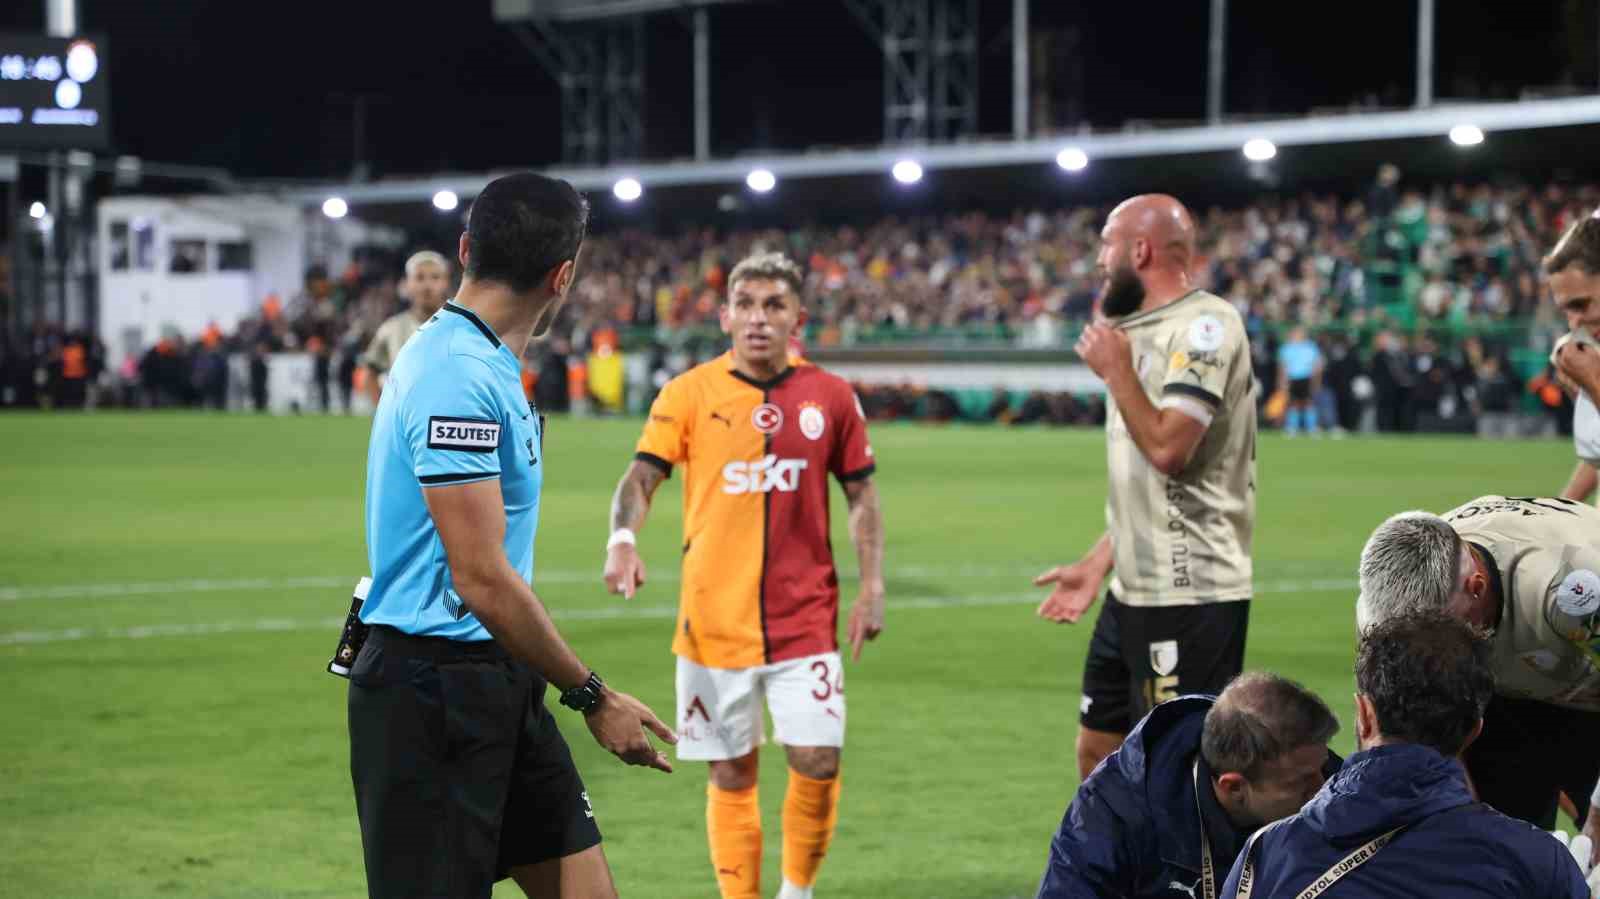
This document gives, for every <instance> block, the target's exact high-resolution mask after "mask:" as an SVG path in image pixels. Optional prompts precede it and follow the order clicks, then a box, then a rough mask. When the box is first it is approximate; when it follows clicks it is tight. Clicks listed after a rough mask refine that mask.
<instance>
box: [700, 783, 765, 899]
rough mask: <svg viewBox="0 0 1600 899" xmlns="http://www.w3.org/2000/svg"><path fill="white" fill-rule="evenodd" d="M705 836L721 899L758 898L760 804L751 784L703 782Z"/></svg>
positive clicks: (759, 878) (759, 889)
mask: <svg viewBox="0 0 1600 899" xmlns="http://www.w3.org/2000/svg"><path fill="white" fill-rule="evenodd" d="M706 838H707V840H708V841H709V842H710V843H711V867H712V868H713V869H714V870H715V871H716V872H717V887H718V888H719V889H720V890H722V899H760V896H761V803H760V801H759V800H758V799H757V797H756V788H755V787H753V786H752V787H751V788H750V789H748V790H724V789H722V788H720V787H718V786H717V785H715V784H707V785H706Z"/></svg>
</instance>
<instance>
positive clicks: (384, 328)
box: [361, 310, 422, 373]
mask: <svg viewBox="0 0 1600 899" xmlns="http://www.w3.org/2000/svg"><path fill="white" fill-rule="evenodd" d="M420 327H422V322H420V321H417V317H416V316H414V315H412V314H411V311H410V310H406V311H405V312H399V313H396V314H394V315H391V316H389V318H388V319H387V320H385V321H384V323H383V324H381V325H379V326H378V331H377V333H376V334H373V335H372V342H371V343H369V344H367V351H366V352H365V353H363V354H362V355H361V364H362V365H365V366H368V367H369V368H376V369H377V370H378V371H380V372H384V373H387V372H388V371H389V369H391V368H393V367H394V359H395V357H396V356H398V355H400V348H401V347H403V346H405V345H406V341H408V340H410V339H411V335H413V334H415V333H417V329H418V328H420Z"/></svg>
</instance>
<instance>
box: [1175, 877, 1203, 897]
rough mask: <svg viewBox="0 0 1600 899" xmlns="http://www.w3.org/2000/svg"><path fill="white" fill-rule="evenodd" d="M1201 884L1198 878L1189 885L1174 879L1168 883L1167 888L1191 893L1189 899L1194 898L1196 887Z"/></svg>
mask: <svg viewBox="0 0 1600 899" xmlns="http://www.w3.org/2000/svg"><path fill="white" fill-rule="evenodd" d="M1199 885H1200V881H1198V880H1197V881H1195V882H1194V883H1191V884H1189V885H1188V886H1184V885H1183V884H1181V883H1179V882H1178V881H1176V880H1174V881H1172V882H1171V883H1168V884H1167V889H1169V890H1182V891H1183V892H1185V893H1188V894H1189V899H1194V888H1195V887H1197V886H1199Z"/></svg>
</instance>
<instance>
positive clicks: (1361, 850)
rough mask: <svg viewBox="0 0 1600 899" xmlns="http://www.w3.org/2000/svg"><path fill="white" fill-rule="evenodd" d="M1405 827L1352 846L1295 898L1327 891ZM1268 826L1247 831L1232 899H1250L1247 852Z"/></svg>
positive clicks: (1250, 873) (1252, 883)
mask: <svg viewBox="0 0 1600 899" xmlns="http://www.w3.org/2000/svg"><path fill="white" fill-rule="evenodd" d="M1274 823H1276V822H1274ZM1408 826H1409V825H1405V824H1402V825H1400V826H1399V827H1396V828H1395V829H1394V830H1391V831H1389V832H1388V833H1386V834H1382V835H1380V836H1378V837H1375V838H1373V839H1372V840H1371V841H1370V842H1368V843H1365V844H1363V845H1361V846H1358V847H1356V849H1355V850H1354V851H1353V852H1351V853H1350V854H1349V855H1347V856H1345V857H1344V858H1341V859H1339V860H1338V861H1337V862H1335V863H1334V865H1333V867H1331V868H1329V869H1328V870H1326V871H1324V872H1322V874H1321V876H1319V877H1318V878H1317V879H1316V880H1314V881H1312V882H1311V885H1310V886H1308V887H1306V888H1305V889H1304V890H1301V891H1300V892H1299V893H1298V894H1297V895H1296V896H1295V899H1316V897H1317V896H1321V895H1322V894H1323V893H1324V892H1326V891H1327V889H1328V887H1331V886H1333V885H1334V884H1335V883H1338V882H1339V879H1340V878H1342V877H1344V876H1345V875H1346V874H1349V873H1350V872H1351V871H1354V870H1355V869H1357V868H1359V867H1361V866H1362V865H1364V864H1366V863H1367V862H1369V861H1371V860H1372V857H1373V856H1374V855H1377V854H1378V851H1379V850H1380V849H1382V848H1383V847H1385V846H1387V845H1389V844H1390V843H1391V842H1393V841H1394V838H1395V837H1396V836H1398V835H1399V833H1400V831H1402V830H1405V829H1406V827H1408ZM1272 827H1273V825H1272V824H1268V825H1267V826H1266V827H1263V828H1261V829H1260V830H1258V831H1256V832H1255V833H1254V834H1251V836H1250V840H1249V842H1247V843H1245V844H1244V852H1243V853H1242V854H1243V855H1244V867H1243V868H1242V869H1240V871H1239V891H1238V892H1237V893H1235V894H1234V899H1250V891H1251V890H1253V889H1255V885H1256V884H1255V880H1256V878H1255V860H1254V859H1252V858H1251V857H1250V853H1251V851H1252V850H1253V849H1255V845H1256V837H1259V836H1261V835H1262V834H1264V833H1266V832H1267V831H1269V830H1271V829H1272ZM1202 840H1203V838H1202ZM1202 845H1203V844H1202Z"/></svg>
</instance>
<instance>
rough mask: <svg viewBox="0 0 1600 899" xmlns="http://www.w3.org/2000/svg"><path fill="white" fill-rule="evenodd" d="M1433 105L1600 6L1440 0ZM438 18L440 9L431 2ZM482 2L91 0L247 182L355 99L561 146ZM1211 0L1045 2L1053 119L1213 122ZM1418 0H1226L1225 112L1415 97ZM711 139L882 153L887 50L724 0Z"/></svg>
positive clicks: (372, 129) (182, 141)
mask: <svg viewBox="0 0 1600 899" xmlns="http://www.w3.org/2000/svg"><path fill="white" fill-rule="evenodd" d="M44 6H45V4H44V0H14V2H12V3H10V4H7V8H6V9H3V10H0V30H4V31H16V32H34V33H39V32H42V31H43V27H44ZM1438 6H1439V11H1438V24H1439V30H1438V43H1437V50H1436V54H1437V58H1438V70H1437V73H1436V75H1435V84H1436V92H1437V94H1438V95H1439V96H1440V97H1462V98H1471V97H1484V98H1491V97H1492V98H1504V97H1513V96H1515V95H1516V92H1517V91H1519V90H1520V89H1521V88H1523V87H1525V86H1538V85H1551V84H1556V83H1558V82H1562V81H1567V82H1570V83H1572V84H1574V85H1575V86H1577V87H1579V88H1581V89H1583V90H1584V91H1586V92H1587V91H1593V90H1595V88H1596V84H1597V72H1600V54H1597V49H1600V16H1597V12H1596V9H1595V6H1596V4H1593V3H1589V2H1580V0H1519V2H1517V3H1514V4H1513V3H1503V2H1502V3H1493V2H1474V0H1444V2H1440V3H1439V4H1438ZM424 10H426V11H424ZM490 10H491V7H490V2H489V0H463V2H450V3H441V2H434V3H403V4H378V3H373V2H345V0H318V2H309V0H276V2H273V3H246V2H234V0H210V2H206V0H148V2H140V3H131V2H126V0H80V3H79V16H80V20H81V25H82V29H81V30H82V31H84V32H85V33H91V34H103V35H105V36H106V37H107V39H108V43H109V47H110V60H109V67H108V68H109V72H110V74H111V78H112V82H111V89H112V95H113V109H112V126H113V129H114V131H113V143H114V148H115V150H116V152H119V153H131V154H135V155H138V156H141V157H144V158H146V159H149V160H152V161H159V162H181V163H191V164H198V165H210V166H221V167H225V168H228V169H230V170H232V171H234V172H235V173H236V174H238V175H241V176H245V177H262V178H267V177H270V178H279V177H281V178H343V177H346V176H348V175H349V173H350V172H351V170H352V163H353V160H354V156H355V148H354V147H353V138H352V127H351V111H352V109H353V107H354V105H355V103H356V102H357V98H359V100H360V102H362V103H363V104H364V105H365V107H366V109H367V127H366V140H365V142H364V146H363V147H362V150H361V152H362V153H363V155H364V156H365V157H366V158H367V160H368V162H369V164H370V165H371V167H372V174H373V175H374V176H375V177H384V176H393V175H398V174H425V173H435V172H440V171H481V170H487V169H490V168H506V167H514V166H542V165H550V164H554V163H557V162H559V160H560V135H559V125H560V93H559V91H558V89H557V87H556V85H555V83H554V81H553V80H552V79H551V78H550V76H549V75H548V74H547V73H546V72H545V70H544V69H542V68H541V67H540V66H539V65H538V63H537V62H536V61H535V60H534V58H533V57H532V56H530V55H529V54H528V53H527V52H526V51H525V50H524V49H523V47H522V45H521V44H520V43H519V42H518V41H517V40H516V38H515V37H514V36H513V35H512V34H511V33H510V32H509V31H508V30H507V29H506V28H505V27H503V26H501V25H499V24H498V23H496V22H495V21H494V20H493V17H492V15H491V11H490ZM980 10H981V11H980V16H981V22H980V26H981V27H980V32H981V33H980V43H979V46H980V90H981V94H980V97H981V99H980V107H979V115H980V122H979V125H980V130H981V131H982V132H984V133H986V134H1005V133H1008V132H1009V129H1010V109H1011V102H1010V101H1011V97H1010V94H1011V80H1010V42H1009V35H1010V11H1011V2H1010V0H980ZM1207 10H1208V3H1206V2H1205V0H1173V2H1166V3H1157V4H1138V3H1123V2H1102V0H1094V2H1090V0H1081V2H1074V0H1034V2H1033V13H1032V23H1033V27H1034V30H1035V32H1036V33H1039V32H1051V33H1054V34H1057V35H1058V36H1059V41H1060V43H1059V46H1061V47H1062V48H1063V49H1062V50H1061V52H1060V53H1058V54H1057V55H1056V56H1055V57H1054V58H1053V59H1052V64H1053V65H1055V66H1056V67H1057V68H1056V71H1059V72H1060V79H1059V82H1058V83H1059V84H1061V85H1062V87H1061V89H1060V90H1059V91H1057V97H1056V103H1057V105H1056V109H1055V113H1054V114H1055V116H1056V120H1057V122H1058V123H1059V124H1061V125H1069V124H1072V123H1075V122H1084V121H1087V122H1088V123H1090V124H1092V125H1094V126H1096V127H1112V126H1115V125H1117V124H1119V123H1121V122H1123V121H1125V120H1128V119H1139V118H1144V119H1169V120H1176V119H1198V118H1201V117H1202V116H1203V115H1204V106H1205V79H1206V69H1205V64H1206V31H1207V21H1208V12H1207ZM1414 15H1415V12H1414V5H1413V4H1412V3H1410V2H1408V0H1386V2H1374V0H1350V2H1344V3H1338V4H1315V5H1311V6H1307V5H1305V4H1297V3H1283V2H1278V0H1231V2H1230V3H1229V33H1228V39H1229V48H1228V64H1229V72H1228V83H1227V105H1228V111H1229V112H1230V113H1231V114H1254V115H1266V114H1274V113H1276V114H1298V113H1303V112H1306V111H1308V110H1310V109H1312V108H1314V107H1319V106H1330V105H1343V104H1346V103H1349V102H1351V101H1354V100H1358V99H1362V98H1367V97H1371V98H1376V99H1378V100H1380V101H1382V102H1384V103H1385V104H1386V105H1407V104H1409V103H1410V102H1411V96H1412V85H1413V82H1414V75H1413V72H1412V54H1413V47H1414V43H1415V21H1414ZM711 17H712V19H711V23H712V24H711V45H712V94H713V114H712V121H713V124H712V130H713V134H712V140H713V151H714V152H715V153H716V154H718V155H729V154H732V153H735V152H742V151H749V150H762V149H770V150H782V149H801V148H804V147H807V146H815V145H834V146H844V145H869V144H873V143H876V142H877V141H879V140H880V139H881V137H882V127H883V120H882V106H881V104H882V81H881V77H882V62H881V57H880V56H879V55H878V52H877V48H876V46H875V45H874V43H873V42H872V40H871V38H870V37H869V36H868V35H867V33H866V32H865V31H864V30H863V29H862V28H861V26H860V25H859V23H858V22H857V21H856V20H855V19H854V18H853V17H852V16H851V15H850V14H849V13H848V12H847V11H846V10H845V9H844V7H843V5H842V4H840V3H838V2H836V0H758V2H752V3H750V4H747V5H744V6H732V7H714V8H713V9H712V12H711ZM646 34H647V42H648V43H647V46H648V49H647V75H648V79H647V84H648V88H647V96H646V105H647V117H646V124H645V130H646V155H647V156H648V157H651V158H656V159H667V158H673V157H684V156H689V155H690V154H691V153H692V150H693V136H692V121H693V113H692V105H691V99H692V94H691V89H692V86H691V71H692V69H691V37H690V31H689V29H688V27H687V25H686V22H685V20H683V19H681V18H679V17H678V16H676V15H673V14H662V15H656V16H653V17H651V18H650V19H649V20H648V22H647V25H646Z"/></svg>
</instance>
